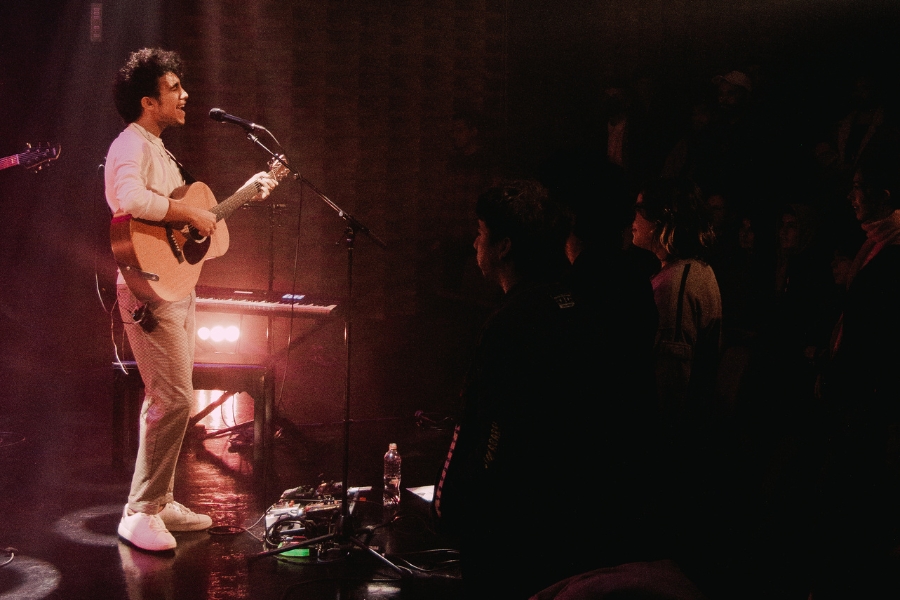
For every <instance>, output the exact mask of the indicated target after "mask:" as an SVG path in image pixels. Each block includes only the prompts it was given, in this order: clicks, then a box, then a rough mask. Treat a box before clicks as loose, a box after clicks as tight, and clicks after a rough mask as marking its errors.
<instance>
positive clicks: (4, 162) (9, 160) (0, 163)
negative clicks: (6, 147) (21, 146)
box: [0, 154, 19, 171]
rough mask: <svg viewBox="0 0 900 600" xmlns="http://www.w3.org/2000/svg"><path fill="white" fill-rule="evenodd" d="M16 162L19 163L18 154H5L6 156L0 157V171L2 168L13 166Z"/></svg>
mask: <svg viewBox="0 0 900 600" xmlns="http://www.w3.org/2000/svg"><path fill="white" fill-rule="evenodd" d="M17 164H19V155H18V154H13V155H12V156H7V157H6V158H0V171H2V170H3V169H8V168H10V167H14V166H16V165H17Z"/></svg>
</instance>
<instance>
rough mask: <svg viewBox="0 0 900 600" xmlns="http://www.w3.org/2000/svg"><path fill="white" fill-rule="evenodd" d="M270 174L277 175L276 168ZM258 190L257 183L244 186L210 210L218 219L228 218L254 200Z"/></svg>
mask: <svg viewBox="0 0 900 600" xmlns="http://www.w3.org/2000/svg"><path fill="white" fill-rule="evenodd" d="M269 175H270V176H272V177H277V176H276V174H275V172H274V170H273V171H269ZM258 192H259V190H258V189H257V187H256V186H255V185H253V184H250V185H245V186H244V187H242V188H241V189H239V190H238V191H236V192H235V193H234V194H233V195H232V196H229V197H228V198H226V199H225V200H222V201H221V202H219V203H218V204H217V205H216V206H214V207H212V208H211V209H209V210H210V212H211V213H213V214H214V215H216V221H221V220H222V219H227V218H228V217H230V216H231V214H232V213H233V212H234V211H236V210H237V209H239V208H240V207H242V206H243V205H245V204H247V203H248V202H250V201H251V200H253V198H254V196H256V194H257V193H258Z"/></svg>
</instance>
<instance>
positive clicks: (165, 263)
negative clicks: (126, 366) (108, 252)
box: [109, 159, 290, 302]
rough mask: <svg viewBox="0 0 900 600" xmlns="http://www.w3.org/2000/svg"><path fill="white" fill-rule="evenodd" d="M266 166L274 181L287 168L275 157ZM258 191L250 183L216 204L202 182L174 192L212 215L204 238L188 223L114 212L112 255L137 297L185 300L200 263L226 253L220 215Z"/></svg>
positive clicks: (225, 230)
mask: <svg viewBox="0 0 900 600" xmlns="http://www.w3.org/2000/svg"><path fill="white" fill-rule="evenodd" d="M282 160H283V159H282ZM269 169H270V171H269V175H271V176H272V177H273V178H274V179H275V180H276V181H281V180H282V179H283V178H284V177H285V175H287V173H289V172H290V169H288V167H287V166H286V165H285V164H284V162H282V161H280V160H276V159H272V160H271V161H269ZM258 191H259V190H258V189H257V187H256V186H255V185H254V184H248V185H246V186H244V187H242V188H241V189H239V190H238V191H237V192H235V193H234V195H232V196H231V197H229V198H227V199H226V200H223V201H222V202H221V203H219V202H216V198H215V196H214V195H213V192H212V190H210V189H209V186H207V185H206V184H205V183H202V182H200V181H197V182H194V183H192V184H190V185H184V186H181V187H179V188H177V189H176V190H174V191H173V192H172V194H171V198H172V199H174V200H178V201H180V202H184V203H187V204H188V205H189V206H193V207H195V208H204V209H207V210H209V211H210V212H212V213H214V214H215V215H216V221H217V225H216V230H215V232H213V233H212V234H211V235H208V236H202V235H200V232H198V231H197V230H196V229H194V228H193V227H192V226H190V225H187V224H180V223H163V222H159V221H147V220H145V219H135V218H133V217H132V216H131V215H128V214H124V213H117V214H115V215H113V218H112V222H111V224H110V230H109V237H110V240H111V242H112V252H113V256H114V258H115V260H116V263H117V264H118V265H119V270H120V271H121V272H122V276H123V277H124V278H125V283H126V284H128V287H129V288H130V289H131V291H132V293H134V295H135V297H137V298H138V299H139V300H141V301H143V302H149V301H152V300H166V301H169V302H172V301H175V300H181V299H183V298H186V297H187V296H188V295H189V294H190V293H191V290H192V289H194V286H196V285H197V280H198V279H199V278H200V271H201V269H202V268H203V261H205V260H208V259H210V258H215V257H217V256H222V255H223V254H225V252H227V251H228V244H229V236H228V227H227V226H226V225H225V223H224V219H227V218H228V217H229V216H231V214H232V213H233V212H234V211H235V210H237V209H238V208H240V207H241V206H243V205H245V204H247V203H248V202H250V201H251V200H252V199H253V198H254V197H255V196H256V194H257V193H258Z"/></svg>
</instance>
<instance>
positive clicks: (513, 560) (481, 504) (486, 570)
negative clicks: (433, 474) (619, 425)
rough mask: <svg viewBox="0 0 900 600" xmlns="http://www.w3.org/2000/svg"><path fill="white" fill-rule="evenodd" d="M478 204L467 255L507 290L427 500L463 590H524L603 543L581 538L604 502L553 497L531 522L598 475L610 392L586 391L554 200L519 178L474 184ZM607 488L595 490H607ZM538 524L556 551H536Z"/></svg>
mask: <svg viewBox="0 0 900 600" xmlns="http://www.w3.org/2000/svg"><path fill="white" fill-rule="evenodd" d="M476 214H477V217H478V237H477V238H476V240H475V244H474V246H475V249H476V254H477V260H478V265H479V267H480V268H481V271H482V273H483V274H484V276H485V278H486V279H487V280H489V281H491V282H493V283H494V284H495V285H498V286H500V287H501V288H502V290H503V292H504V295H503V299H502V302H501V304H500V306H499V307H498V308H497V310H496V311H495V312H494V313H493V314H492V315H491V316H490V317H489V318H488V320H487V321H486V322H485V324H484V327H483V329H482V331H481V336H480V339H479V341H478V343H477V345H476V347H475V349H474V352H473V358H472V362H471V366H470V369H469V371H468V374H467V377H466V381H465V384H464V385H463V389H462V393H461V400H462V407H461V415H460V417H459V419H458V423H457V427H456V430H455V432H454V441H453V442H452V444H451V449H450V452H449V453H448V457H447V461H446V463H445V465H444V467H443V468H442V471H441V474H440V476H439V478H438V483H437V486H436V489H435V494H434V501H433V504H432V507H433V510H434V515H435V516H436V524H437V525H438V526H439V528H440V529H441V531H442V532H443V533H444V534H446V535H447V536H449V538H450V539H452V540H455V543H456V544H457V546H458V548H459V549H460V559H461V569H462V577H463V585H464V587H465V589H466V591H467V596H468V597H472V598H500V597H504V598H527V597H529V596H530V595H531V594H534V593H536V592H537V591H539V590H540V589H543V588H544V587H546V586H548V585H550V584H552V583H554V582H556V581H559V580H560V579H563V578H565V577H567V576H570V575H574V574H576V573H579V572H583V571H586V570H588V569H590V568H595V567H597V566H599V565H598V561H599V560H600V556H598V554H599V553H600V551H601V550H606V547H605V546H599V545H594V544H591V542H590V538H591V537H592V536H599V537H600V538H602V539H606V538H607V536H605V535H604V532H605V530H606V528H607V525H614V520H612V519H609V518H608V514H607V513H606V511H605V510H603V508H602V504H603V501H602V499H601V500H600V510H596V509H597V507H592V508H591V510H590V511H585V513H584V515H583V516H584V517H585V519H586V520H585V522H583V523H579V524H573V523H571V522H569V521H568V518H567V517H566V516H565V515H566V514H567V513H569V512H570V508H571V507H570V506H561V507H560V509H561V513H560V521H559V522H558V523H555V522H554V521H553V520H552V519H551V520H548V521H547V523H546V524H547V525H549V527H546V528H543V529H541V530H540V532H539V533H537V534H536V529H535V528H534V527H531V526H530V525H529V524H531V523H534V520H535V515H536V512H535V511H536V510H538V511H540V509H537V507H536V504H535V502H534V498H536V497H537V498H543V499H546V500H547V501H548V502H553V501H554V499H555V498H558V499H559V500H560V501H561V502H562V503H563V504H566V503H567V502H568V501H569V500H570V497H569V494H570V493H571V492H573V491H574V490H577V489H579V487H580V486H581V485H582V484H583V483H584V481H585V478H588V479H593V480H594V481H597V482H605V483H606V484H607V485H609V482H606V481H605V479H604V477H603V473H604V464H605V463H604V462H603V460H602V459H600V458H599V457H602V456H603V455H604V448H605V440H604V437H603V431H604V426H605V423H606V421H604V420H603V419H602V414H603V410H602V404H603V402H604V401H609V400H607V399H604V398H600V397H598V396H597V395H596V394H595V393H594V392H593V389H594V387H595V385H596V383H597V381H596V380H594V379H593V377H592V376H591V375H589V373H591V371H590V368H589V365H590V363H591V359H592V358H593V356H592V355H591V354H590V353H588V352H585V349H586V348H589V347H590V346H589V343H590V339H589V336H588V333H589V332H588V331H587V328H586V327H585V323H584V319H583V318H582V317H581V310H580V309H579V307H578V303H577V302H575V301H574V300H573V295H572V293H571V291H569V290H568V289H567V288H566V287H565V286H562V285H561V284H560V283H559V280H560V278H561V276H562V274H563V271H564V270H565V269H566V268H567V267H568V265H569V263H568V260H567V259H566V256H565V242H566V237H567V236H568V232H569V226H568V221H567V219H565V216H564V213H563V211H562V210H561V208H560V207H559V205H558V204H557V203H555V202H553V201H552V200H551V199H550V198H549V195H548V193H547V191H546V189H545V188H544V186H542V185H540V184H539V183H537V182H536V181H533V180H518V181H510V182H507V183H504V184H502V185H500V186H496V187H491V188H489V189H488V190H487V191H485V192H483V193H482V194H481V195H480V196H479V197H478V200H477V203H476ZM591 382H593V385H592V383H591ZM610 487H611V489H606V488H604V497H614V495H615V493H616V491H617V490H615V489H614V486H610ZM536 535H537V536H540V537H544V538H545V539H547V540H552V545H553V550H551V551H549V552H545V553H542V555H541V558H540V560H538V561H533V560H532V559H533V557H534V541H535V539H536ZM591 546H593V548H591ZM567 548H571V549H574V548H579V550H578V551H577V552H568V551H567V550H565V549H567ZM526 564H527V565H528V568H527V569H523V565H526Z"/></svg>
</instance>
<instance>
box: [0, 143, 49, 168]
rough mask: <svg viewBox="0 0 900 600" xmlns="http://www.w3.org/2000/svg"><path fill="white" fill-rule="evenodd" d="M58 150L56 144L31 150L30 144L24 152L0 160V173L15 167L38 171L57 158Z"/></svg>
mask: <svg viewBox="0 0 900 600" xmlns="http://www.w3.org/2000/svg"><path fill="white" fill-rule="evenodd" d="M59 150H60V146H59V144H56V145H55V146H50V145H49V144H47V145H45V146H38V147H37V148H32V147H31V144H28V145H27V149H26V150H25V151H24V152H20V153H18V154H12V155H10V156H4V157H3V158H0V171H2V170H3V169H8V168H10V167H15V166H20V167H25V168H26V169H34V170H35V171H40V170H41V169H42V168H43V167H44V164H46V163H48V162H50V161H51V160H56V159H57V158H59Z"/></svg>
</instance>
